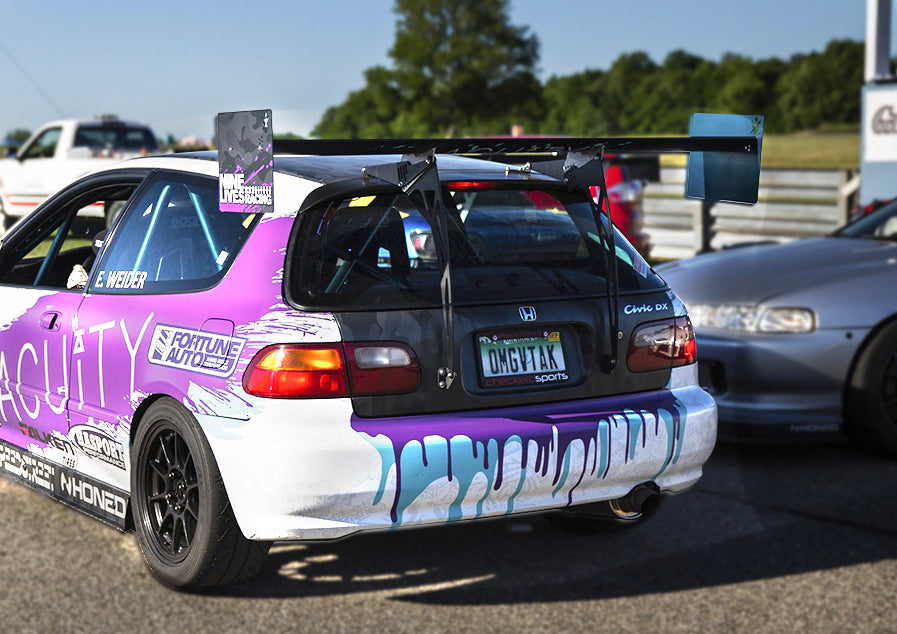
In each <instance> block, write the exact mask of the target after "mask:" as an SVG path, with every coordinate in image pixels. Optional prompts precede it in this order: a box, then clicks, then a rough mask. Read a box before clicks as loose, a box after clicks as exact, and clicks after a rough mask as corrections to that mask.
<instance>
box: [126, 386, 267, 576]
mask: <svg viewBox="0 0 897 634" xmlns="http://www.w3.org/2000/svg"><path fill="white" fill-rule="evenodd" d="M135 424H136V425H137V428H136V431H135V433H134V439H133V442H132V445H131V508H132V514H133V518H134V530H135V532H136V533H137V545H138V546H139V547H140V552H141V554H142V555H143V559H144V561H145V562H146V565H147V567H148V568H149V569H150V572H152V573H153V574H154V575H155V576H156V577H157V578H158V579H159V580H160V581H162V582H163V583H165V584H167V585H170V586H172V587H175V588H182V589H190V590H199V589H204V588H211V587H215V586H225V585H230V584H234V583H238V582H241V581H248V580H249V579H251V578H252V577H254V576H255V575H256V574H258V572H259V571H260V570H261V568H262V565H263V564H264V561H265V557H266V556H267V554H268V548H269V547H270V545H271V544H270V542H262V541H252V540H248V539H246V537H244V536H243V533H242V532H240V527H239V526H238V525H237V520H236V517H235V516H234V513H233V510H232V509H231V506H230V501H229V500H228V497H227V492H226V491H225V489H224V482H223V480H222V478H221V473H220V472H219V470H218V464H217V463H216V462H215V457H214V454H213V453H212V449H211V447H210V446H209V442H208V440H206V437H205V435H204V434H203V432H202V429H200V427H199V424H198V423H197V422H196V419H195V418H194V417H193V415H192V414H191V413H190V412H189V411H187V410H186V409H185V408H184V407H183V406H182V405H181V404H180V403H178V402H177V401H175V400H173V399H170V398H162V399H160V400H158V401H156V402H155V403H153V404H152V405H151V406H150V407H149V409H147V411H146V413H145V414H144V415H143V417H142V418H141V419H140V420H139V421H135Z"/></svg>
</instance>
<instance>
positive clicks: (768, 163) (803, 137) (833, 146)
mask: <svg viewBox="0 0 897 634" xmlns="http://www.w3.org/2000/svg"><path fill="white" fill-rule="evenodd" d="M762 161H763V167H778V168H782V167H784V168H808V169H845V168H850V169H857V168H859V166H860V135H859V133H858V132H828V133H809V132H806V133H800V134H766V135H764V136H763V158H762ZM661 165H665V166H670V167H672V166H676V165H685V156H684V155H679V154H676V155H667V156H663V157H661Z"/></svg>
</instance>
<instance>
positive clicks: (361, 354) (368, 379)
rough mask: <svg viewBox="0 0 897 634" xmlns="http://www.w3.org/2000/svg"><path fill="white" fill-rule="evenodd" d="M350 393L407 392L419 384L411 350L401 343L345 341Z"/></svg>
mask: <svg viewBox="0 0 897 634" xmlns="http://www.w3.org/2000/svg"><path fill="white" fill-rule="evenodd" d="M344 345H345V349H346V359H347V360H348V362H349V376H350V377H351V381H352V395H353V396H370V395H373V394H407V393H408V392H413V391H414V390H416V389H417V386H418V385H420V367H419V366H418V365H417V359H415V357H414V353H413V352H412V351H411V348H409V347H408V346H406V345H403V344H401V343H392V342H390V343H347V344H344Z"/></svg>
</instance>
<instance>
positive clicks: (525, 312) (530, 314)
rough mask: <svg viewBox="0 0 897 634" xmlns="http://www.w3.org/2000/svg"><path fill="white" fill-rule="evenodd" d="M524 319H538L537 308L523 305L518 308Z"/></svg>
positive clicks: (521, 317)
mask: <svg viewBox="0 0 897 634" xmlns="http://www.w3.org/2000/svg"><path fill="white" fill-rule="evenodd" d="M517 312H518V313H520V319H522V320H523V321H536V309H535V308H533V307H532V306H521V307H520V308H518V309H517Z"/></svg>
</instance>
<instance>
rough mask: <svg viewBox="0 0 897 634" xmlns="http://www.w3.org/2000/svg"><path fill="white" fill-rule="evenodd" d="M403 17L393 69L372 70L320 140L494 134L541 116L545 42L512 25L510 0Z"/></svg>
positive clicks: (328, 116)
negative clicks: (539, 71) (539, 72)
mask: <svg viewBox="0 0 897 634" xmlns="http://www.w3.org/2000/svg"><path fill="white" fill-rule="evenodd" d="M395 11H396V14H397V15H398V20H397V23H396V38H395V42H394V44H393V46H392V48H391V49H390V51H389V56H390V58H391V59H392V62H393V64H392V67H391V68H383V67H375V68H371V69H369V70H368V71H366V73H365V80H366V84H365V86H364V88H362V89H361V90H358V91H355V92H353V93H351V94H350V95H349V96H348V98H347V99H346V101H344V102H343V103H342V104H340V105H338V106H334V107H332V108H329V109H328V110H327V111H326V112H325V114H324V117H323V118H322V120H321V121H320V122H319V123H318V125H317V126H316V127H315V129H314V130H313V131H312V133H313V134H315V135H318V136H324V137H335V136H346V137H358V136H424V135H445V136H453V135H460V134H470V133H486V132H493V133H494V132H504V131H506V130H507V129H508V127H509V126H510V124H511V123H517V122H523V123H525V122H527V121H536V120H538V119H539V118H540V117H541V115H542V114H543V111H544V105H543V103H542V100H541V85H540V83H539V81H538V79H537V78H536V76H535V66H536V63H537V61H538V57H539V43H538V40H537V39H536V37H535V36H534V35H531V34H529V32H528V31H529V29H528V28H527V27H518V26H513V25H512V24H510V20H509V16H508V0H396V7H395Z"/></svg>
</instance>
